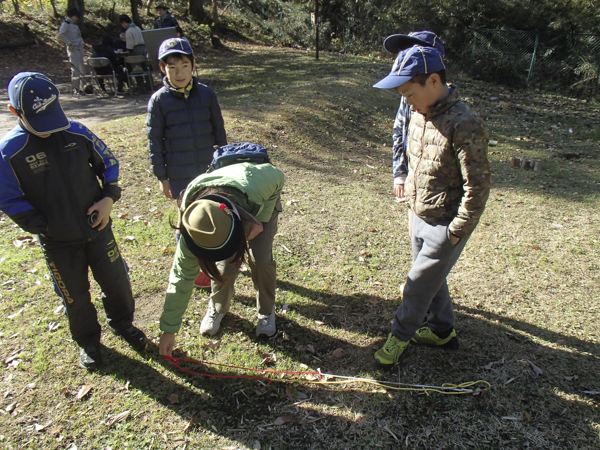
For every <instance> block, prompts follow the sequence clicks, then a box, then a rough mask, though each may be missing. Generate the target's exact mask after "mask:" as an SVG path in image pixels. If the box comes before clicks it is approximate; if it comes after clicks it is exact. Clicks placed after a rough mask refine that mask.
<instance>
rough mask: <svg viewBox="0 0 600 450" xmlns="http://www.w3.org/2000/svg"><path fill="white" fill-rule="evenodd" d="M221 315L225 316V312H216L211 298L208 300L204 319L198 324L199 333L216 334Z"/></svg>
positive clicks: (219, 325)
mask: <svg viewBox="0 0 600 450" xmlns="http://www.w3.org/2000/svg"><path fill="white" fill-rule="evenodd" d="M223 317H225V314H219V313H218V312H217V310H216V309H215V305H213V302H212V300H211V301H210V302H208V311H206V314H205V315H204V319H202V323H201V324H200V334H208V335H209V336H214V335H215V334H217V332H218V331H219V328H220V327H221V320H222V319H223Z"/></svg>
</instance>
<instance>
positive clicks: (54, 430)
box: [48, 425, 64, 434]
mask: <svg viewBox="0 0 600 450" xmlns="http://www.w3.org/2000/svg"><path fill="white" fill-rule="evenodd" d="M63 428H64V426H63V425H59V426H57V427H54V428H52V429H51V430H50V431H48V433H50V434H58V433H60V432H61V430H62V429H63Z"/></svg>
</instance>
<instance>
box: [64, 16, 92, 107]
mask: <svg viewBox="0 0 600 450" xmlns="http://www.w3.org/2000/svg"><path fill="white" fill-rule="evenodd" d="M80 17H81V14H80V13H79V10H78V9H76V8H71V9H69V11H67V17H66V19H65V20H64V21H63V22H62V23H61V25H60V29H59V31H58V38H59V39H60V40H61V41H63V42H64V43H65V44H66V46H67V56H68V57H69V61H70V62H71V64H73V67H74V68H73V67H72V68H71V86H72V88H73V94H75V95H80V94H82V93H83V91H82V88H83V80H82V79H81V76H82V75H85V74H86V73H87V71H86V68H85V64H84V63H83V38H82V37H81V30H80V29H79V27H78V26H77V22H78V21H79V18H80Z"/></svg>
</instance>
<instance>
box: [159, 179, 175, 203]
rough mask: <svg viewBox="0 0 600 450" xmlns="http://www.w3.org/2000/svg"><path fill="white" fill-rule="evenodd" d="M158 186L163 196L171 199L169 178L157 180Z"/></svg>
mask: <svg viewBox="0 0 600 450" xmlns="http://www.w3.org/2000/svg"><path fill="white" fill-rule="evenodd" d="M158 188H159V189H160V192H162V193H163V194H164V196H165V197H167V198H170V199H173V192H171V182H170V181H169V180H158Z"/></svg>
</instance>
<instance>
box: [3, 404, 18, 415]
mask: <svg viewBox="0 0 600 450" xmlns="http://www.w3.org/2000/svg"><path fill="white" fill-rule="evenodd" d="M16 406H17V403H16V402H14V403H11V404H10V405H8V406H7V407H6V408H4V411H6V412H8V413H9V412H12V411H13V410H14V409H15V408H16Z"/></svg>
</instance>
